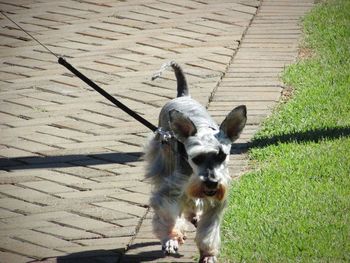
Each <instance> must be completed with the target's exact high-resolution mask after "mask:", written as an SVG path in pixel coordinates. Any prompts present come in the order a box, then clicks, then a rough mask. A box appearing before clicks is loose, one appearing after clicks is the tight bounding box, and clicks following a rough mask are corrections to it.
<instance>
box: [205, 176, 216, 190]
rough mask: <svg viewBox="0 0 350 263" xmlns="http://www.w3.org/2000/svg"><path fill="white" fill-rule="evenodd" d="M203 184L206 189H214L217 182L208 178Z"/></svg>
mask: <svg viewBox="0 0 350 263" xmlns="http://www.w3.org/2000/svg"><path fill="white" fill-rule="evenodd" d="M204 184H205V186H206V187H207V188H208V189H216V188H217V187H218V184H219V182H218V181H217V180H213V179H209V178H208V179H207V180H205V181H204Z"/></svg>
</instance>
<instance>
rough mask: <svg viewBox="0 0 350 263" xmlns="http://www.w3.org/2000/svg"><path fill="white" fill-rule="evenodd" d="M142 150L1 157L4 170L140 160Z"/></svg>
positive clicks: (1, 167)
mask: <svg viewBox="0 0 350 263" xmlns="http://www.w3.org/2000/svg"><path fill="white" fill-rule="evenodd" d="M142 154H143V153H142V152H126V153H117V152H110V153H94V154H70V155H59V156H24V157H16V158H0V169H2V170H22V169H23V170H25V169H45V168H59V167H74V166H81V165H84V164H89V165H101V164H106V163H130V162H137V161H140V157H141V156H142Z"/></svg>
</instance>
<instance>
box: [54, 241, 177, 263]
mask: <svg viewBox="0 0 350 263" xmlns="http://www.w3.org/2000/svg"><path fill="white" fill-rule="evenodd" d="M159 246H160V245H159V242H156V241H154V242H153V241H151V242H141V243H135V244H133V245H130V246H129V248H128V250H127V251H123V250H120V249H115V250H113V249H112V250H90V251H83V252H77V253H72V254H69V255H65V256H61V257H58V258H57V260H56V262H57V263H78V262H84V263H129V262H130V263H137V262H150V261H155V260H159V259H162V258H163V259H164V262H175V261H176V259H177V258H181V257H183V256H182V255H181V254H178V255H174V256H168V257H165V256H164V253H163V252H162V251H161V250H160V249H159V248H160V247H159ZM172 259H173V260H172ZM162 262H163V261H162Z"/></svg>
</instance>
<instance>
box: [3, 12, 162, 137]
mask: <svg viewBox="0 0 350 263" xmlns="http://www.w3.org/2000/svg"><path fill="white" fill-rule="evenodd" d="M0 12H1V14H2V15H3V16H4V17H6V18H7V19H8V20H10V21H11V22H12V23H14V24H15V25H16V26H17V27H18V28H19V29H20V30H22V31H23V32H24V33H26V34H27V35H28V36H30V37H31V38H32V39H33V40H34V41H36V42H37V43H38V44H39V45H41V46H42V47H43V48H45V49H46V50H47V51H49V52H50V53H51V54H52V55H54V56H55V57H56V58H58V63H59V64H61V65H62V66H64V67H65V68H66V69H68V70H69V71H70V72H72V73H73V74H74V75H75V76H77V77H78V78H80V79H81V80H82V81H84V82H85V83H86V84H87V85H89V86H90V87H91V88H93V89H94V90H96V91H97V92H98V93H100V94H101V95H102V96H103V97H105V98H106V99H108V100H109V101H110V102H112V103H113V104H114V105H115V106H117V107H118V108H120V109H121V110H122V111H124V112H126V113H127V114H129V115H130V116H131V117H133V118H134V119H135V120H137V121H138V122H140V123H142V124H143V125H144V126H146V127H147V128H148V129H150V130H151V131H153V132H155V131H157V130H158V128H157V127H156V126H154V125H153V124H152V123H150V122H149V121H147V120H146V119H145V118H143V117H142V116H141V115H139V114H137V113H136V112H135V111H133V110H132V109H130V108H129V107H127V106H126V105H125V104H123V103H121V102H120V101H119V100H117V99H116V98H114V97H113V96H112V95H110V94H109V93H108V92H107V91H105V90H104V89H102V88H101V87H100V86H98V85H97V84H96V83H95V82H93V81H92V80H91V79H89V78H88V77H86V76H85V75H84V74H82V73H81V72H80V71H79V70H77V69H76V68H74V67H73V66H72V65H71V64H69V63H68V62H67V61H66V60H65V59H64V58H62V57H60V56H58V55H57V54H55V53H54V52H52V51H51V50H50V49H49V48H48V47H46V46H45V45H44V44H42V43H41V42H40V41H39V40H37V39H36V38H35V37H34V36H32V35H31V34H30V33H29V32H27V31H26V30H25V29H24V28H22V27H21V26H20V25H18V24H17V23H16V22H15V21H13V20H12V19H11V18H10V17H8V16H7V15H6V14H5V13H4V12H3V11H2V10H1V11H0Z"/></svg>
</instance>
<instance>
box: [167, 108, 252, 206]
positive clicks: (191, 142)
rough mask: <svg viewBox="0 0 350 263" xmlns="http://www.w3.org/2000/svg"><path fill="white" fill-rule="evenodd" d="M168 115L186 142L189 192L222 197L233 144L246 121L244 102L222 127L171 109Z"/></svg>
mask: <svg viewBox="0 0 350 263" xmlns="http://www.w3.org/2000/svg"><path fill="white" fill-rule="evenodd" d="M169 117H170V118H169V119H170V121H169V124H170V128H171V129H172V131H173V132H174V134H175V137H176V138H177V139H178V140H179V141H180V142H181V143H183V145H184V147H185V149H186V153H187V158H188V163H189V164H190V166H191V167H192V170H193V174H194V176H193V178H192V179H191V180H192V182H191V183H190V184H192V186H190V187H189V189H190V190H189V191H190V193H189V194H190V195H192V196H193V197H199V198H202V197H205V196H215V197H216V198H218V199H219V200H221V199H222V198H223V197H224V195H225V191H226V186H227V184H228V180H229V175H228V168H227V163H228V157H229V155H230V150H231V144H232V142H233V141H235V140H236V139H237V138H238V137H239V134H240V133H241V131H242V130H243V128H244V126H245V124H246V121H247V109H246V107H245V106H243V105H242V106H238V107H236V108H235V109H233V110H232V111H231V112H230V113H229V114H228V115H227V116H226V118H225V120H224V121H223V122H222V124H221V125H220V129H219V130H217V129H212V128H208V127H196V126H195V125H194V123H193V122H192V120H191V119H190V118H188V117H187V116H185V115H184V114H183V113H181V112H179V111H177V110H172V111H170V112H169Z"/></svg>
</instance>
